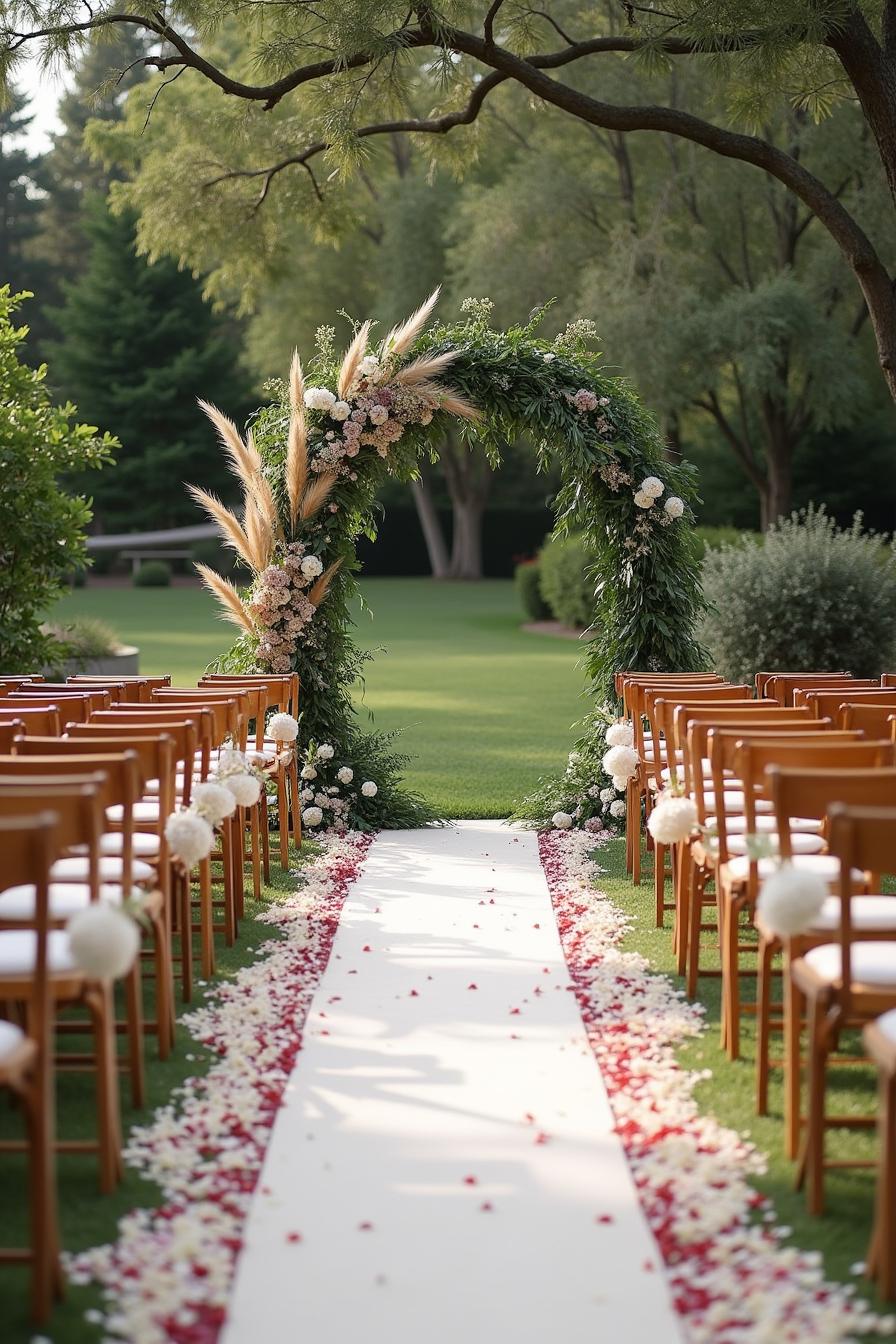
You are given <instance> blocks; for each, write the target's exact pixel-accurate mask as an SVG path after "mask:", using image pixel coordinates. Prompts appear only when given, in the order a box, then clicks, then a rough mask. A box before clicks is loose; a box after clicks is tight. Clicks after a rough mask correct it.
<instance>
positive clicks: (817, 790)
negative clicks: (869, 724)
mask: <svg viewBox="0 0 896 1344" xmlns="http://www.w3.org/2000/svg"><path fill="white" fill-rule="evenodd" d="M862 745H864V746H866V747H868V746H871V745H873V744H871V743H863V744H862ZM878 745H879V746H880V747H881V759H883V757H884V748H886V747H889V748H890V749H891V750H892V747H893V744H892V743H880V744H878ZM894 760H896V758H894V757H892V756H891V757H890V761H894ZM766 778H767V785H766V789H767V792H768V793H770V794H771V797H772V801H773V802H774V806H775V818H776V822H777V827H778V835H779V838H780V845H781V853H782V855H783V856H784V857H785V858H789V857H790V852H791V851H790V828H789V825H788V819H789V818H790V817H814V818H816V819H819V820H820V819H822V818H825V817H826V815H827V812H828V809H829V808H830V807H831V806H832V805H833V804H834V803H843V804H844V805H845V806H847V807H896V766H894V765H892V764H890V765H888V766H886V767H879V768H874V767H865V768H862V769H855V768H850V769H844V768H842V767H837V766H835V767H833V768H820V767H816V766H813V767H808V766H800V767H797V766H783V765H779V764H774V765H769V766H768V767H767V768H766Z"/></svg>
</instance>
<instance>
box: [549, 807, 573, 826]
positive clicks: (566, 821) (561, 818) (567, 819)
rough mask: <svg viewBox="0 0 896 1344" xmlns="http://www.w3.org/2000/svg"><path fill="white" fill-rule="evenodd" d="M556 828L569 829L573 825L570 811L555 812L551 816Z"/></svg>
mask: <svg viewBox="0 0 896 1344" xmlns="http://www.w3.org/2000/svg"><path fill="white" fill-rule="evenodd" d="M551 822H552V824H553V826H554V829H555V830H557V831H568V830H569V828H570V826H571V825H572V817H571V816H570V815H569V813H568V812H555V813H554V815H553V816H552V817H551Z"/></svg>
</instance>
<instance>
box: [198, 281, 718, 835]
mask: <svg viewBox="0 0 896 1344" xmlns="http://www.w3.org/2000/svg"><path fill="white" fill-rule="evenodd" d="M435 298H436V295H433V296H432V298H431V299H430V300H429V301H428V302H427V303H426V304H424V305H423V307H422V308H421V309H420V310H418V312H417V313H415V314H414V315H413V316H412V317H411V318H409V319H408V321H407V322H406V323H404V324H402V325H401V326H400V327H397V328H394V329H393V330H392V331H391V332H390V333H389V334H388V336H386V337H385V339H384V340H382V341H379V342H374V341H373V339H372V335H371V329H370V324H368V323H365V324H364V325H363V326H359V327H356V329H355V335H354V339H353V341H352V344H351V346H350V347H349V350H348V351H347V352H346V354H345V355H344V356H343V357H342V358H341V359H340V358H339V357H338V356H337V353H336V347H335V335H334V332H333V330H332V329H331V328H322V329H321V330H319V332H318V337H317V350H316V353H315V355H314V357H313V359H312V360H311V362H310V364H309V366H308V368H307V369H305V370H303V369H302V368H301V365H300V363H299V360H298V356H296V358H295V359H294V361H293V366H292V369H291V372H290V377H289V378H288V379H285V380H277V381H274V382H272V383H271V384H269V388H270V391H271V393H272V401H271V402H270V404H269V405H267V406H266V407H264V408H263V409H262V410H261V411H260V412H259V413H258V415H257V417H256V418H255V421H254V423H253V426H252V430H251V433H250V434H249V435H248V436H247V438H246V439H245V440H244V439H242V438H241V437H240V435H239V433H238V431H237V430H236V428H235V426H234V425H233V424H232V422H230V421H228V420H227V419H226V417H224V416H223V415H222V414H221V413H220V412H218V411H217V410H215V408H213V407H209V408H208V411H209V414H210V415H211V417H212V419H213V420H214V422H215V424H216V426H217V428H218V431H219V434H220V437H221V440H222V444H223V446H224V448H225V450H226V451H227V453H228V456H229V459H230V462H231V465H232V466H233V468H234V470H235V472H236V474H237V475H238V476H239V478H240V480H241V483H242V487H243V492H244V510H243V514H242V517H241V518H240V517H237V515H235V514H232V513H230V512H229V511H227V510H226V509H224V508H223V506H222V505H221V504H220V503H219V502H218V501H217V500H215V499H214V497H212V496H209V495H208V494H207V493H206V492H204V491H202V490H200V489H197V488H196V487H193V493H194V497H195V498H196V499H197V501H198V502H199V503H200V504H201V505H202V506H203V507H205V508H206V509H207V510H208V511H209V513H210V514H211V516H212V517H213V518H215V520H216V521H217V522H218V524H219V526H220V528H221V530H222V533H223V535H224V537H225V539H226V540H227V541H228V542H229V543H230V544H231V545H233V546H234V547H235V549H236V550H237V551H238V553H239V555H240V557H241V559H242V561H243V563H244V565H246V566H247V568H248V569H249V570H250V571H251V575H252V577H251V581H250V582H249V583H247V584H246V585H244V586H243V587H242V588H237V587H234V586H231V585H229V584H228V583H227V581H226V580H224V579H222V578H221V577H220V576H218V575H216V574H214V573H213V572H212V571H210V570H208V569H207V568H205V567H200V573H201V577H202V578H203V580H204V581H205V582H206V583H207V585H208V586H209V587H210V588H211V589H212V590H213V591H214V592H215V593H216V595H217V596H218V598H219V600H220V601H221V603H222V608H223V613H224V615H225V616H227V617H228V618H229V619H230V620H232V621H233V622H234V623H235V624H236V625H238V626H239V627H240V631H241V633H240V636H239V638H238V640H237V642H236V644H235V645H234V646H233V648H232V649H231V650H230V651H229V652H228V653H227V654H226V655H225V656H224V658H222V659H221V660H220V664H219V666H220V667H221V668H222V669H226V670H231V671H247V670H250V669H261V670H264V671H270V672H278V673H282V672H287V671H292V670H294V671H296V672H298V674H299V677H300V679H301V684H302V715H301V725H300V745H301V748H302V752H303V759H304V760H305V764H306V780H305V795H304V799H303V801H304V803H305V804H306V808H307V809H308V811H309V818H308V821H309V824H311V825H316V824H317V825H319V824H326V823H327V822H333V821H335V822H336V823H337V824H348V825H353V826H362V827H375V826H407V825H415V824H420V823H421V822H424V821H426V820H429V819H431V816H430V812H429V810H428V808H427V806H426V804H425V803H424V802H423V801H422V800H421V799H419V798H416V797H414V796H412V795H409V794H408V793H407V792H406V791H405V790H404V789H403V787H402V784H401V767H402V764H403V761H402V758H401V757H400V755H398V754H397V753H396V752H395V751H394V748H393V745H392V744H391V743H390V742H389V741H388V740H387V739H384V738H383V737H382V736H381V735H378V734H376V733H369V732H365V731H364V730H363V728H362V726H361V723H360V721H359V719H358V716H357V711H356V708H355V705H354V703H353V689H354V688H355V686H356V685H357V683H358V681H359V680H363V672H364V661H365V659H366V658H367V657H369V656H370V655H368V654H364V653H362V652H361V651H360V650H359V649H358V648H357V646H356V645H355V643H354V642H353V640H352V637H351V631H352V617H351V605H350V604H351V602H352V599H353V598H354V597H355V594H356V575H357V573H358V570H359V564H358V561H357V557H356V542H357V540H358V538H359V537H360V536H362V535H365V536H368V537H371V538H375V536H376V526H377V511H376V496H377V492H378V490H379V487H380V485H381V483H382V481H383V479H384V477H385V476H386V475H387V474H391V475H393V476H395V477H397V478H398V479H405V480H408V479H411V478H412V477H413V476H414V475H415V473H416V471H417V469H418V463H419V461H420V459H421V458H422V457H423V456H425V455H428V456H430V457H431V458H433V459H435V457H436V456H437V454H438V449H439V441H440V438H441V437H442V435H443V434H444V432H445V430H446V428H447V426H448V422H449V420H453V421H455V423H457V424H459V426H460V428H461V433H462V435H463V436H464V438H465V439H466V440H467V441H468V442H469V443H470V444H472V443H473V442H474V441H476V442H477V443H478V444H479V445H480V446H481V447H483V448H484V450H485V451H486V452H487V454H488V455H489V457H490V459H491V461H492V462H493V463H494V464H497V463H498V462H499V461H500V457H501V452H502V448H503V447H504V445H506V444H507V443H508V442H510V441H512V440H513V439H514V438H515V437H517V436H519V434H521V433H523V432H525V434H526V435H527V436H528V438H529V439H530V440H531V441H532V442H533V444H534V446H535V452H536V456H537V466H538V468H539V469H542V468H544V467H545V466H546V465H547V464H548V462H555V461H556V462H558V463H559V465H560V469H561V486H560V489H559V491H558V494H557V497H556V514H557V528H558V529H560V530H561V531H563V530H566V529H569V528H572V527H575V528H576V529H578V530H581V531H583V532H584V533H585V535H586V537H587V540H588V543H589V548H590V550H591V552H592V554H593V555H594V557H595V559H594V564H593V578H594V590H595V605H594V619H593V623H592V630H591V638H590V640H589V641H588V643H587V646H586V647H587V653H586V657H585V665H586V670H587V674H588V689H589V690H590V691H591V692H592V693H593V694H594V695H596V696H597V697H599V700H600V701H603V699H604V698H605V697H607V696H608V695H610V694H611V686H612V675H613V672H614V671H615V670H616V669H618V668H620V667H629V668H656V669H663V670H674V669H685V668H693V667H696V666H699V665H701V663H702V661H703V658H704V655H703V654H702V651H701V650H700V648H699V646H698V645H697V643H696V640H695V634H694V629H695V624H696V620H697V617H698V615H699V613H700V610H701V595H700V584H699V571H698V548H697V545H696V539H695V536H694V532H693V527H692V523H693V513H692V504H693V502H694V500H695V498H696V485H695V479H694V473H693V470H692V469H691V468H689V467H687V466H685V465H682V464H673V463H671V462H670V461H669V460H668V459H667V457H666V455H665V452H664V447H663V443H662V439H661V437H660V434H659V432H658V429H657V426H656V424H655V422H654V420H653V419H652V418H651V416H650V415H649V414H648V413H647V412H646V411H645V409H644V408H643V407H642V405H641V403H640V401H639V400H638V398H637V396H636V394H635V392H634V391H633V390H632V388H631V387H630V386H629V385H628V384H627V383H626V382H625V381H624V380H622V379H619V378H613V377H609V376H607V375H605V374H604V373H603V372H602V369H601V365H600V358H599V356H598V355H596V354H594V353H592V352H590V351H589V346H590V345H591V344H593V341H594V337H595V333H594V329H593V326H592V324H591V323H589V322H584V321H579V322H575V323H572V324H571V325H570V326H569V327H568V328H567V329H566V331H565V332H563V333H562V334H561V335H560V336H559V337H557V338H556V339H555V340H553V341H546V340H543V339H541V338H540V337H539V335H538V327H539V323H540V321H541V318H542V317H543V314H544V311H545V309H543V308H542V309H539V310H537V311H536V312H534V313H533V314H532V316H531V317H530V319H529V321H528V322H527V323H526V324H525V325H522V326H515V327H511V328H509V329H508V330H506V331H497V330H495V329H494V328H492V326H491V325H490V321H489V318H490V313H491V304H490V303H489V302H488V300H481V299H480V300H467V301H466V302H465V304H464V305H463V309H464V318H463V320H462V321H461V322H459V323H457V324H454V325H443V324H441V323H437V322H435V323H431V324H429V319H430V315H431V311H432V308H433V305H434V302H435ZM590 731H591V730H590V728H589V732H590ZM596 732H597V728H596V726H595V729H594V733H595V740H596ZM321 746H323V747H324V748H325V750H324V751H323V752H321V750H320V749H321ZM331 746H332V747H333V752H332V754H330V753H329V750H328V748H329V747H331ZM595 749H596V748H595ZM362 783H370V784H373V785H375V786H376V792H375V793H373V792H372V791H371V790H370V789H368V790H367V791H366V792H364V791H362V789H361V785H362ZM542 793H543V794H544V795H545V796H547V793H549V790H548V791H545V790H542ZM596 810H597V811H599V807H598V808H597V809H596ZM590 812H591V809H590V808H589V807H588V805H587V804H584V805H583V808H582V809H581V811H580V818H581V819H585V816H586V814H590ZM318 813H320V814H321V821H318V819H317V818H318ZM534 819H540V818H534Z"/></svg>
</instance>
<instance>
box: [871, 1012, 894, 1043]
mask: <svg viewBox="0 0 896 1344" xmlns="http://www.w3.org/2000/svg"><path fill="white" fill-rule="evenodd" d="M874 1025H875V1026H876V1027H877V1029H878V1031H880V1032H881V1033H882V1034H883V1035H884V1036H886V1038H887V1040H888V1041H894V1042H896V1008H891V1009H890V1011H889V1012H888V1013H884V1014H883V1015H882V1016H881V1017H879V1018H878V1019H877V1021H876V1022H875V1024H874Z"/></svg>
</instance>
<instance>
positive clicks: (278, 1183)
mask: <svg viewBox="0 0 896 1344" xmlns="http://www.w3.org/2000/svg"><path fill="white" fill-rule="evenodd" d="M568 985H569V980H568V976H567V973H566V966H565V963H564V960H563V954H562V951H561V948H560V942H559V938H558V935H557V930H556V925H555V921H554V916H553V912H552V909H551V903H550V898H549V896H548V891H547V886H546V884H545V881H544V877H543V875H542V870H541V867H540V864H539V861H538V848H537V842H536V839H535V837H534V836H533V835H531V834H530V833H526V832H522V831H513V830H510V829H509V828H507V827H506V826H502V825H501V824H500V823H499V822H465V823H460V824H459V825H457V826H453V827H451V828H446V829H443V830H427V831H393V832H386V833H384V834H382V835H380V836H379V837H378V839H377V840H376V841H375V842H374V845H373V847H372V849H371V851H370V854H369V856H368V858H367V861H366V864H365V867H364V871H363V874H362V876H361V878H360V880H359V881H358V882H357V883H356V885H355V886H354V888H353V889H352V891H351V892H350V893H349V897H348V900H347V901H346V904H345V907H344V910H343V914H342V920H341V923H340V927H339V931H338V933H337V935H336V941H335V944H334V947H333V955H332V956H331V959H330V963H329V966H328V968H327V971H326V973H325V975H324V977H323V980H322V982H321V985H320V987H319V990H318V993H317V995H316V997H315V999H314V1002H313V1004H312V1007H311V1012H310V1014H309V1018H308V1023H307V1028H306V1033H305V1046H304V1049H303V1051H302V1052H301V1054H300V1055H299V1057H298V1061H297V1064H296V1069H295V1073H294V1075H293V1077H292V1080H291V1082H290V1084H289V1087H288V1089H287V1096H286V1099H285V1104H284V1106H283V1108H282V1109H281V1110H280V1112H279V1113H278V1116H277V1120H276V1124H275V1126H274V1131H273V1135H272V1138H271V1144H270V1147H269V1149H268V1153H267V1157H266V1160H265V1165H264V1169H263V1171H262V1175H261V1179H260V1182H259V1186H258V1190H257V1192H256V1195H255V1198H254V1201H253V1205H252V1209H251V1213H250V1217H249V1220H248V1224H247V1228H246V1238H245V1245H244V1249H243V1251H242V1254H241V1256H240V1259H239V1262H238V1267H237V1276H236V1283H235V1286H234V1292H233V1299H232V1303H231V1309H230V1316H229V1324H228V1326H227V1328H226V1331H225V1334H224V1340H225V1344H286V1342H287V1341H289V1342H290V1344H355V1342H356V1341H358V1342H359V1344H449V1342H450V1344H536V1341H537V1344H551V1342H552V1341H555V1340H556V1341H562V1342H563V1344H586V1342H587V1344H621V1342H622V1341H625V1344H641V1341H643V1344H678V1341H680V1340H681V1338H682V1336H681V1333H680V1329H679V1325H678V1322H677V1319H676V1317H675V1314H674V1312H673V1309H672V1306H671V1304H670V1302H669V1298H668V1294H667V1291H666V1286H665V1278H664V1275H663V1274H662V1272H661V1270H660V1258H659V1255H658V1252H657V1249H656V1246H655V1244H654V1242H653V1240H652V1237H651V1235H650V1232H649V1230H648V1228H647V1226H646V1223H645V1222H644V1219H643V1216H642V1214H641V1211H640V1209H639V1206H638V1203H637V1198H636V1195H635V1190H634V1187H633V1184H632V1179H631V1175H630V1172H629V1168H628V1165H627V1163H626V1160H625V1156H624V1154H623V1151H622V1148H621V1146H620V1144H619V1142H618V1140H617V1138H616V1137H615V1135H614V1134H613V1133H612V1125H613V1120H612V1115H611V1112H610V1107H609V1104H608V1101H607V1097H606V1094H605V1092H604V1088H603V1084H602V1082H601V1078H600V1073H599V1070H598V1068H597V1066H596V1064H595V1062H594V1058H593V1056H592V1054H591V1052H590V1050H589V1048H588V1045H587V1041H586V1040H585V1035H584V1030H583V1027H582V1023H581V1020H580V1018H579V1014H578V1009H577V1006H576V1001H575V996H574V995H573V994H572V993H571V992H569V990H568Z"/></svg>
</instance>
